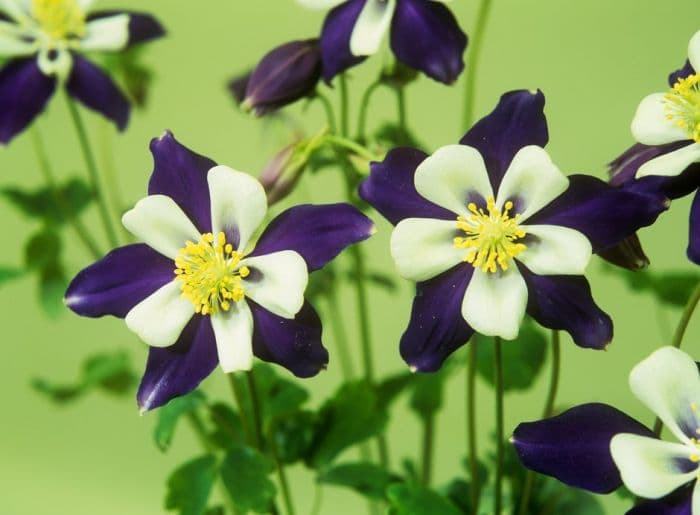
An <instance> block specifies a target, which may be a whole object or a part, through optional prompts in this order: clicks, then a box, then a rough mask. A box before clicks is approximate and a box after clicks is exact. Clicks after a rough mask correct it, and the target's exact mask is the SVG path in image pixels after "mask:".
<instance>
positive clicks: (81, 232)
mask: <svg viewBox="0 0 700 515" xmlns="http://www.w3.org/2000/svg"><path fill="white" fill-rule="evenodd" d="M30 132H31V134H32V143H33V144H34V152H35V153H36V157H37V160H38V161H39V169H40V170H41V174H42V175H43V176H44V180H45V181H46V185H47V186H48V187H49V189H50V190H51V194H52V195H53V197H54V200H55V201H56V205H57V206H58V209H59V210H60V211H61V214H62V215H63V217H64V218H65V219H66V221H67V222H68V223H69V224H70V226H71V227H72V228H73V230H74V231H75V233H76V234H77V235H78V238H79V239H80V241H81V242H82V243H83V245H84V246H85V248H86V249H87V251H88V252H89V253H90V254H91V255H92V257H93V258H95V259H100V258H101V257H102V255H103V254H102V251H101V250H100V248H99V247H98V246H97V243H96V242H95V240H94V239H93V238H92V236H91V235H90V231H88V229H87V227H85V226H84V225H83V223H82V222H81V221H80V219H79V218H78V217H77V216H74V215H72V214H71V212H70V209H69V206H68V205H67V203H66V199H65V198H63V195H62V194H61V190H60V189H59V187H58V184H57V183H56V179H55V178H54V176H53V171H52V169H51V163H50V161H49V158H48V154H47V153H46V147H45V146H44V142H43V140H42V139H41V134H40V133H39V129H37V128H36V126H35V127H32V130H31V131H30Z"/></svg>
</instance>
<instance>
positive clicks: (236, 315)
mask: <svg viewBox="0 0 700 515" xmlns="http://www.w3.org/2000/svg"><path fill="white" fill-rule="evenodd" d="M211 325H212V328H213V329H214V336H215V338H216V349H217V352H218V355H219V366H220V367H221V370H223V371H224V372H225V373H227V374H228V373H231V372H239V371H248V370H251V369H252V368H253V315H252V313H251V311H250V306H248V303H247V302H245V301H241V302H237V303H235V304H234V305H233V306H232V307H231V309H230V310H229V311H228V312H225V313H217V314H216V315H213V316H212V317H211Z"/></svg>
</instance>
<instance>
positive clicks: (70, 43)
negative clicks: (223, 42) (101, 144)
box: [0, 0, 164, 143]
mask: <svg viewBox="0 0 700 515" xmlns="http://www.w3.org/2000/svg"><path fill="white" fill-rule="evenodd" d="M93 3H94V2H93V1H91V0H3V1H2V2H0V56H2V57H9V58H10V60H9V61H8V62H7V64H5V66H4V67H3V68H2V69H1V70H0V142H2V143H8V142H9V141H10V140H11V139H12V138H13V137H14V136H16V135H17V134H19V133H20V132H21V131H22V130H24V129H25V128H26V127H27V126H28V125H29V124H30V123H31V122H32V120H34V118H36V117H37V116H38V115H39V114H40V113H41V112H42V111H43V110H44V107H45V106H46V104H47V103H48V101H49V99H50V98H51V96H52V95H53V94H54V92H55V90H56V87H57V86H61V87H65V88H66V90H67V92H68V94H70V95H71V96H72V97H73V98H75V99H76V100H78V101H79V102H81V103H82V104H83V105H85V106H86V107H88V108H89V109H92V110H94V111H97V112H99V113H101V114H102V115H103V116H105V117H107V118H109V119H110V120H112V121H113V122H114V123H115V124H116V125H117V127H118V128H119V129H120V130H123V129H124V128H126V125H127V123H128V121H129V103H128V101H127V100H126V98H125V97H124V95H123V94H122V92H121V91H119V89H118V88H117V86H116V85H115V84H114V83H113V82H112V80H111V79H110V78H109V77H108V76H107V75H106V74H105V73H104V72H103V71H102V70H101V69H100V68H99V67H97V66H96V65H94V64H92V63H91V62H90V61H88V60H87V59H85V58H84V57H82V56H81V55H80V54H81V53H82V52H117V51H121V50H124V49H126V48H127V47H129V46H131V45H134V44H137V43H143V42H145V41H150V40H152V39H155V38H158V37H161V36H162V35H163V34H164V30H163V27H162V26H161V25H160V24H159V23H158V22H157V21H156V20H155V19H154V18H153V17H152V16H150V15H148V14H143V13H134V12H128V11H93V12H90V11H91V8H92V6H93V5H92V4H93Z"/></svg>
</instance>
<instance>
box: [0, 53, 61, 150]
mask: <svg viewBox="0 0 700 515" xmlns="http://www.w3.org/2000/svg"><path fill="white" fill-rule="evenodd" d="M55 90H56V78H55V77H47V76H46V75H44V74H43V73H41V70H40V69H39V66H38V65H37V63H36V59H35V58H33V57H31V58H28V59H16V60H13V61H9V62H8V63H7V64H6V65H5V66H4V67H3V68H2V70H0V143H3V144H7V143H9V142H10V141H11V140H12V138H14V137H15V136H16V135H17V134H19V133H20V132H22V131H23V130H24V129H25V128H26V127H27V126H28V125H29V124H30V123H31V122H32V120H34V118H36V117H37V116H38V115H39V114H40V113H41V112H42V111H43V110H44V108H45V107H46V104H47V102H48V101H49V99H50V98H51V95H53V93H54V91H55Z"/></svg>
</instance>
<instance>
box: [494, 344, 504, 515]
mask: <svg viewBox="0 0 700 515" xmlns="http://www.w3.org/2000/svg"><path fill="white" fill-rule="evenodd" d="M493 345H494V368H495V371H496V481H495V485H494V514H495V515H500V513H501V506H502V503H503V499H502V491H503V437H504V435H503V358H502V354H501V345H502V342H501V339H500V338H499V337H498V336H496V337H495V338H494V339H493Z"/></svg>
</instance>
